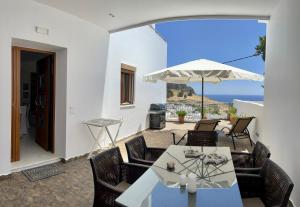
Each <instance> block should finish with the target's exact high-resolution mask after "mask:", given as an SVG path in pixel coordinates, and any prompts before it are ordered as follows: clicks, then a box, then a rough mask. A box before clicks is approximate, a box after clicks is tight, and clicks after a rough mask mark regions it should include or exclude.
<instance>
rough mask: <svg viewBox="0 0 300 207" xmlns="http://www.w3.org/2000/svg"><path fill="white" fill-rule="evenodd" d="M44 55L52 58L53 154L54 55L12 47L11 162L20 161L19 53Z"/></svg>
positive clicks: (51, 136)
mask: <svg viewBox="0 0 300 207" xmlns="http://www.w3.org/2000/svg"><path fill="white" fill-rule="evenodd" d="M23 51H27V52H33V53H34V52H35V53H44V54H49V55H51V56H52V67H51V71H50V73H51V93H50V96H51V102H50V107H51V108H50V110H51V113H50V119H51V125H50V128H49V131H50V135H49V138H50V139H51V142H52V150H51V152H52V153H54V152H55V137H54V134H55V133H54V132H55V88H56V87H55V85H56V82H55V81H56V67H55V66H56V53H55V52H51V51H45V50H39V49H32V48H24V47H17V46H12V53H11V54H12V57H11V60H12V80H11V81H12V88H11V92H12V93H11V96H12V97H11V162H15V161H19V160H20V139H21V137H20V99H21V96H20V95H21V94H20V82H21V52H23Z"/></svg>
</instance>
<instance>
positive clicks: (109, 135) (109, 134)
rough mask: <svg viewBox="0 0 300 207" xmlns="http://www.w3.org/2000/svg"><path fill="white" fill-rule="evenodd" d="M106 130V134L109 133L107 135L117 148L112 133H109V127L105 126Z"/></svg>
mask: <svg viewBox="0 0 300 207" xmlns="http://www.w3.org/2000/svg"><path fill="white" fill-rule="evenodd" d="M104 128H105V130H106V132H107V134H108V137H109V139H110V141H111V143H112V145H113V146H114V147H115V146H116V145H115V142H114V139H113V138H112V136H111V133H110V132H109V130H108V128H107V126H105V127H104Z"/></svg>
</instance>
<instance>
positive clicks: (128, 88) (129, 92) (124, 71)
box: [121, 64, 135, 105]
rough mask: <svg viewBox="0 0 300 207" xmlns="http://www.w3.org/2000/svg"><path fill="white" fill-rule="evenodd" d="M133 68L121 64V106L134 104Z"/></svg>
mask: <svg viewBox="0 0 300 207" xmlns="http://www.w3.org/2000/svg"><path fill="white" fill-rule="evenodd" d="M134 75H135V67H132V66H130V65H126V64H121V105H130V104H133V103H134Z"/></svg>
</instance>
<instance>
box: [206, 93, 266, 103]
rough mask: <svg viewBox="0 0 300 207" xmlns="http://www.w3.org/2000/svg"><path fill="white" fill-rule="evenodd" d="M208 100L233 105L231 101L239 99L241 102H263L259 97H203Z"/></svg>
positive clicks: (262, 98) (261, 97)
mask: <svg viewBox="0 0 300 207" xmlns="http://www.w3.org/2000/svg"><path fill="white" fill-rule="evenodd" d="M205 96H207V97H208V98H210V99H213V100H216V101H219V102H223V103H233V99H239V100H243V101H263V100H264V96H260V95H208V94H207V95H205Z"/></svg>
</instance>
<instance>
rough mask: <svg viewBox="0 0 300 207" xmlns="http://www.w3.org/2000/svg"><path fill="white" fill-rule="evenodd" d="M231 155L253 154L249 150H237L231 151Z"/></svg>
mask: <svg viewBox="0 0 300 207" xmlns="http://www.w3.org/2000/svg"><path fill="white" fill-rule="evenodd" d="M231 155H245V156H252V154H251V153H249V152H236V151H233V152H231Z"/></svg>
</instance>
